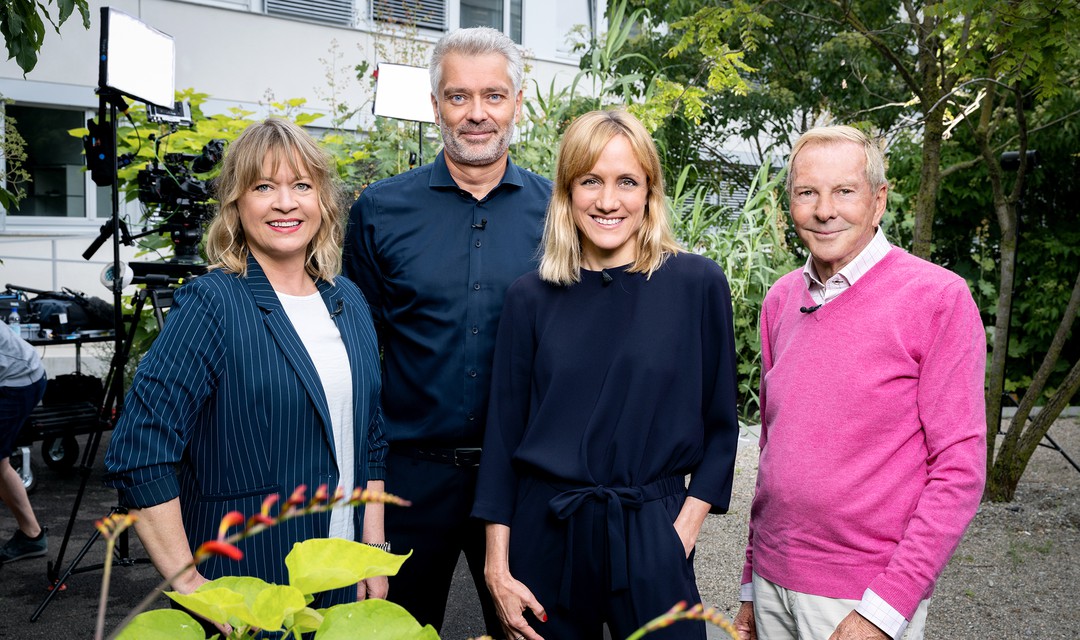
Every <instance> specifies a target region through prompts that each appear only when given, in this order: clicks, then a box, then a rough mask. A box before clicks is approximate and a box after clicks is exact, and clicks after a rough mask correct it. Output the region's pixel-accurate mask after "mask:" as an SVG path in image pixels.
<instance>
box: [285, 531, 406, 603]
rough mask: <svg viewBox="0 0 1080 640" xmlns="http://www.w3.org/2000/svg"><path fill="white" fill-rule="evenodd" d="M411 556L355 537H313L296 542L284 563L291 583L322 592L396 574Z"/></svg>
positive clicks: (304, 590) (301, 588)
mask: <svg viewBox="0 0 1080 640" xmlns="http://www.w3.org/2000/svg"><path fill="white" fill-rule="evenodd" d="M411 555H412V553H411V552H410V553H409V556H411ZM409 556H397V555H394V554H392V553H386V552H385V551H382V550H380V549H376V548H375V547H372V546H369V545H366V544H362V543H360V542H353V541H352V540H342V539H340V538H314V539H312V540H305V541H304V542H297V543H296V544H294V545H293V548H292V551H290V552H289V555H287V556H286V557H285V566H286V567H288V569H289V584H291V585H292V586H294V587H296V588H297V589H300V590H301V591H303V592H304V593H319V592H320V591H329V590H330V589H339V588H341V587H347V586H349V585H353V584H356V583H357V582H360V581H361V580H363V579H365V578H371V577H373V576H392V575H396V574H397V572H398V569H400V568H401V564H402V563H403V562H405V560H406V558H408V557H409Z"/></svg>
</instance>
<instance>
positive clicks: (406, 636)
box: [315, 600, 439, 640]
mask: <svg viewBox="0 0 1080 640" xmlns="http://www.w3.org/2000/svg"><path fill="white" fill-rule="evenodd" d="M356 638H379V640H439V634H438V633H436V631H435V629H434V628H433V627H432V626H431V625H427V626H424V627H421V626H420V623H419V622H417V621H416V618H413V617H412V616H411V615H410V614H409V612H408V611H406V610H405V609H404V608H403V607H401V606H400V605H396V604H394V603H393V602H387V601H386V600H364V601H362V602H352V603H349V604H342V605H338V606H336V607H332V608H330V609H328V610H327V611H326V619H325V620H324V621H323V624H322V626H321V627H319V631H318V632H317V633H316V634H315V640H355V639H356Z"/></svg>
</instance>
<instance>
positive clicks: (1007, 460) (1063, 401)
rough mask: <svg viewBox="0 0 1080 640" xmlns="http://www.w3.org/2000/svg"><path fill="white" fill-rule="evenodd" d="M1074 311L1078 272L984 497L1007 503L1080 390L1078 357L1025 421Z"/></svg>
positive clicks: (1079, 290)
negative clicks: (1035, 411) (1056, 387)
mask: <svg viewBox="0 0 1080 640" xmlns="http://www.w3.org/2000/svg"><path fill="white" fill-rule="evenodd" d="M1077 313H1080V273H1078V274H1077V276H1076V283H1075V284H1074V285H1073V290H1072V294H1071V295H1070V296H1069V303H1068V304H1067V305H1066V307H1065V314H1064V315H1063V316H1062V318H1061V322H1060V323H1059V324H1058V328H1057V331H1056V332H1055V333H1054V338H1053V340H1052V341H1051V342H1050V349H1049V350H1048V351H1047V352H1046V355H1045V356H1044V357H1043V361H1042V364H1041V365H1040V366H1039V370H1038V371H1037V372H1036V373H1035V376H1034V377H1033V378H1032V380H1031V384H1030V385H1029V386H1028V388H1027V391H1026V392H1025V393H1024V397H1023V399H1021V401H1020V406H1019V407H1018V408H1017V411H1016V415H1015V416H1013V419H1012V422H1010V423H1009V430H1008V433H1006V435H1005V439H1004V441H1003V442H1002V443H1001V449H1000V450H999V451H998V452H997V459H996V460H994V462H993V464H992V465H990V466H989V468H988V470H987V474H986V490H985V491H984V492H983V499H984V500H991V501H995V502H1007V501H1010V500H1012V499H1013V496H1014V495H1015V493H1016V486H1017V485H1018V484H1019V482H1020V477H1021V476H1022V475H1023V473H1024V469H1026V468H1027V465H1028V462H1029V461H1030V460H1031V456H1032V455H1033V454H1034V453H1035V449H1036V448H1038V446H1039V442H1040V441H1042V439H1043V436H1045V435H1046V432H1047V431H1048V430H1049V429H1050V426H1051V425H1053V424H1054V421H1055V420H1057V417H1058V416H1059V415H1060V414H1061V411H1062V410H1063V409H1064V408H1065V407H1066V406H1067V405H1068V403H1069V400H1070V399H1072V397H1073V395H1075V394H1076V392H1077V390H1078V389H1080V360H1078V361H1077V362H1076V363H1074V364H1073V367H1072V369H1071V370H1070V371H1069V373H1068V375H1067V376H1065V380H1064V381H1063V382H1062V384H1061V386H1060V387H1058V390H1057V392H1056V393H1055V394H1054V395H1053V396H1052V397H1051V398H1050V399H1049V400H1047V402H1046V404H1045V405H1043V408H1042V411H1040V412H1039V413H1038V414H1037V415H1036V416H1035V418H1034V419H1032V421H1031V424H1027V422H1028V416H1030V415H1031V411H1032V409H1033V408H1034V407H1035V403H1036V402H1037V401H1038V399H1039V398H1040V397H1041V396H1042V392H1043V389H1044V388H1045V386H1046V381H1047V379H1048V378H1049V377H1050V373H1051V372H1052V371H1053V370H1054V366H1055V365H1056V364H1057V361H1058V357H1059V356H1060V355H1061V350H1062V347H1063V346H1064V345H1065V340H1066V338H1067V337H1068V335H1069V332H1070V330H1071V329H1072V327H1073V325H1074V324H1075V320H1076V317H1077ZM989 401H990V398H987V405H988V406H989V404H990V402H989ZM1000 403H1001V396H1000V394H999V395H998V406H1000ZM990 422H992V420H991V417H990V415H989V414H988V415H987V423H988V425H989V423H990ZM1025 427H1026V428H1025ZM996 433H997V431H996V430H995V431H993V432H991V431H989V430H988V431H987V437H988V442H987V446H988V447H989V451H988V453H990V452H993V446H994V440H993V436H994V435H996ZM988 460H989V458H988Z"/></svg>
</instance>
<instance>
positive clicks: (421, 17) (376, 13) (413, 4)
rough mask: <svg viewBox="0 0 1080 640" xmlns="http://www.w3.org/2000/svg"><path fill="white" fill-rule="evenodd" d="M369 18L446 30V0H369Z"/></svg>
mask: <svg viewBox="0 0 1080 640" xmlns="http://www.w3.org/2000/svg"><path fill="white" fill-rule="evenodd" d="M371 19H372V20H378V21H379V22H393V23H396V24H404V25H410V26H417V27H422V28H424V29H434V30H436V31H446V0H371Z"/></svg>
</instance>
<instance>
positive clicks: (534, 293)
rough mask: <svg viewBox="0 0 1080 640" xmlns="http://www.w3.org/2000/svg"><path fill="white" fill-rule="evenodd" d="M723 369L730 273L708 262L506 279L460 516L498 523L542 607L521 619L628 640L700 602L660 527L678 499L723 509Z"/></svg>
mask: <svg viewBox="0 0 1080 640" xmlns="http://www.w3.org/2000/svg"><path fill="white" fill-rule="evenodd" d="M735 374H736V369H735V355H734V338H733V329H732V317H731V296H730V292H729V289H728V284H727V279H726V278H725V276H724V274H723V271H722V270H721V269H720V267H719V266H718V265H717V264H716V263H715V262H713V261H711V260H708V259H706V258H703V257H700V256H697V255H694V254H687V253H680V254H677V255H675V256H672V257H670V258H668V260H667V261H666V262H665V263H664V265H663V266H662V267H661V268H660V269H659V270H657V271H656V272H655V273H653V275H652V277H651V278H650V279H646V277H645V275H644V274H640V273H628V272H626V271H625V269H608V270H606V271H605V272H592V271H585V270H582V273H581V282H579V283H577V284H574V285H572V286H569V287H563V286H555V285H551V284H548V283H544V282H543V281H541V280H540V279H539V277H538V276H537V275H536V274H535V273H532V274H527V275H525V276H522V277H521V278H520V279H518V280H517V281H516V282H515V283H514V284H513V285H512V286H511V288H510V289H509V291H508V292H507V295H506V302H505V306H504V309H503V314H502V317H501V320H500V324H499V332H498V338H497V341H496V347H495V362H494V370H493V383H492V391H491V404H490V407H489V411H488V425H487V431H486V435H485V440H484V453H483V458H482V461H481V465H480V476H479V483H478V487H477V496H476V502H475V505H474V508H473V516H475V517H477V518H480V519H482V520H486V521H488V522H494V523H499V524H505V525H508V526H509V527H510V548H509V560H510V572H511V574H512V575H513V576H514V577H515V578H516V579H518V580H520V581H521V582H522V583H524V584H525V585H526V586H527V587H529V588H530V589H531V590H532V592H533V594H534V595H535V596H536V598H537V600H539V602H540V604H541V605H542V606H543V607H544V608H545V611H546V612H547V614H548V621H547V622H543V623H541V622H538V621H536V620H535V619H534V618H532V616H531V614H530V613H526V615H527V616H529V622H530V624H531V625H532V626H533V628H535V629H536V630H537V631H538V632H539V633H540V634H541V635H543V636H544V637H545V638H548V639H549V640H572V639H577V638H580V639H582V640H585V639H588V640H592V639H595V638H600V637H602V631H601V629H602V625H603V624H604V623H607V624H608V625H609V627H610V629H611V632H612V635H613V637H616V638H625V637H626V636H627V635H629V634H630V633H632V632H633V631H634V630H635V629H637V628H638V627H640V626H642V625H643V624H645V623H646V622H648V621H649V620H651V619H653V618H655V617H656V616H658V615H660V614H662V613H664V612H665V611H667V610H668V609H670V608H671V607H672V606H673V605H674V604H675V603H677V602H679V601H680V600H686V601H688V602H689V603H690V604H695V603H697V602H699V601H700V596H699V594H698V590H697V585H696V583H695V577H694V568H693V553H691V555H690V557H689V558H687V557H686V555H685V552H684V550H683V547H682V543H681V541H680V540H679V536H678V534H677V532H676V531H675V528H674V527H673V523H674V521H675V517H676V516H677V515H678V513H679V510H680V508H681V507H682V504H683V501H684V500H685V498H686V496H687V495H688V494H689V495H690V496H693V497H695V498H698V499H700V500H703V501H705V502H707V503H709V504H710V505H711V509H710V511H711V512H712V513H724V512H726V511H727V508H728V504H729V501H730V497H731V483H732V476H733V471H734V463H735V452H736V446H737V438H738V421H737V417H736V381H735ZM688 474H689V475H690V476H691V478H690V482H689V486H687V484H686V481H685V476H686V475H688ZM654 636H655V637H656V638H665V637H666V638H672V639H674V638H679V639H680V640H683V639H688V638H704V637H705V629H704V624H703V623H699V622H680V623H677V624H675V625H673V626H672V627H669V628H668V629H666V630H664V631H663V632H657V633H656V634H653V635H651V636H650V637H654Z"/></svg>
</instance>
